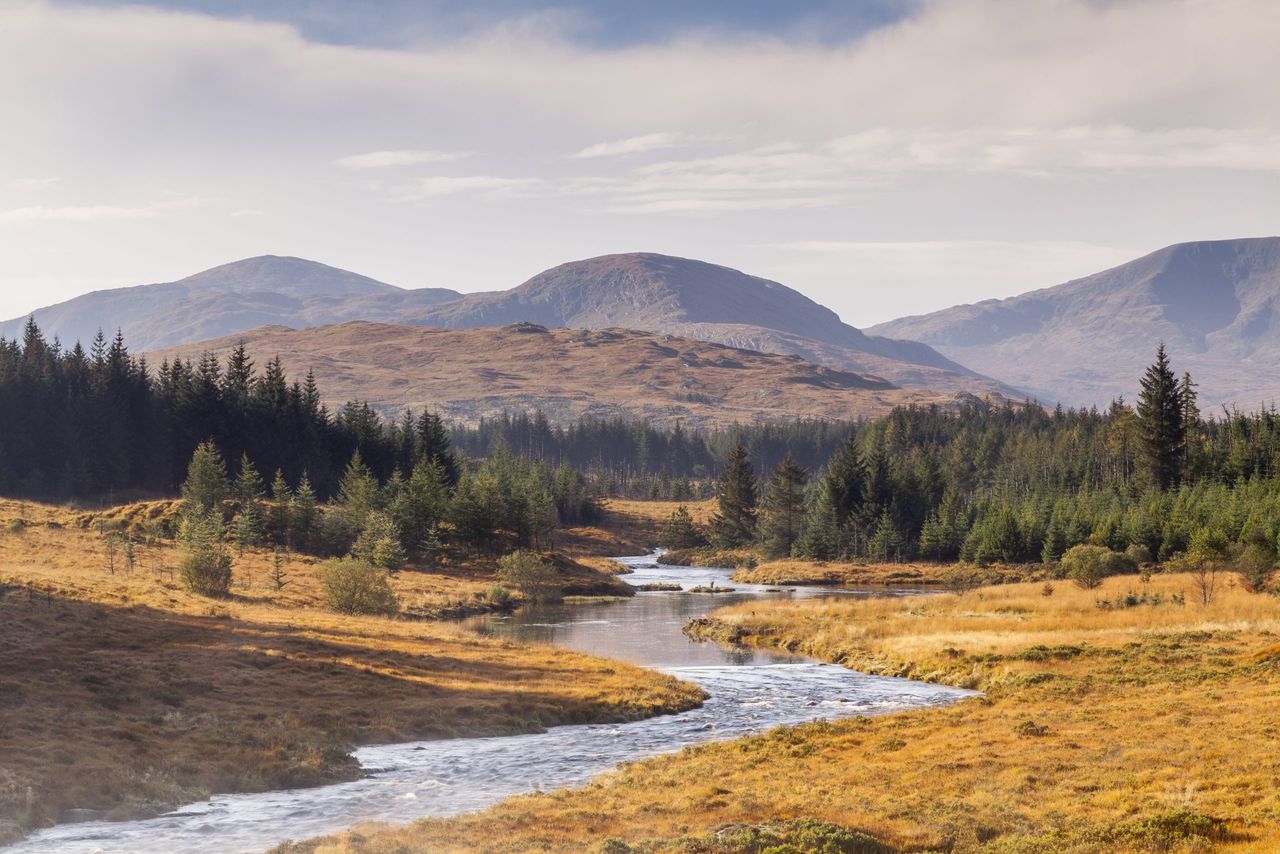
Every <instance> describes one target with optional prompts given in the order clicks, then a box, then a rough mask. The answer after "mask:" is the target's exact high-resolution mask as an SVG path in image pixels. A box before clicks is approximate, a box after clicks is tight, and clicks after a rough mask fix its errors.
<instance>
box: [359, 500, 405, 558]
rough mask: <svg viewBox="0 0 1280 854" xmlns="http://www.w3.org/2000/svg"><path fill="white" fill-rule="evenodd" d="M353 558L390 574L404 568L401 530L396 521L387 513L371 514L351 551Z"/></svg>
mask: <svg viewBox="0 0 1280 854" xmlns="http://www.w3.org/2000/svg"><path fill="white" fill-rule="evenodd" d="M351 556H352V557H354V558H356V559H357V560H361V561H364V562H365V563H370V564H373V565H374V566H377V567H381V568H382V569H385V570H387V571H388V572H395V571H396V570H398V569H400V567H402V566H404V562H405V554H404V547H403V546H401V545H400V529H399V527H398V526H397V525H396V523H395V520H393V519H392V518H391V517H390V516H388V515H387V514H386V513H380V512H377V511H375V512H373V513H370V514H369V515H368V518H367V519H366V520H365V525H364V530H362V531H361V532H360V536H358V537H357V538H356V544H355V545H354V546H353V547H352V549H351Z"/></svg>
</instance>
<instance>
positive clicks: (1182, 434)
mask: <svg viewBox="0 0 1280 854" xmlns="http://www.w3.org/2000/svg"><path fill="white" fill-rule="evenodd" d="M1141 386H1142V391H1141V393H1140V394H1139V395H1138V425H1139V428H1140V430H1141V434H1142V444H1143V449H1144V451H1145V456H1146V462H1147V470H1148V472H1149V473H1150V475H1151V480H1152V481H1153V482H1154V483H1155V485H1156V486H1158V487H1159V488H1160V489H1169V488H1170V487H1172V486H1176V485H1177V484H1178V482H1179V480H1180V478H1181V474H1182V463H1183V457H1182V455H1183V448H1184V445H1185V442H1186V428H1185V425H1184V424H1183V409H1182V394H1181V391H1180V390H1179V387H1178V380H1177V378H1176V377H1175V376H1174V374H1173V370H1172V368H1170V367H1169V356H1168V354H1167V353H1166V352H1165V349H1164V344H1161V345H1160V346H1159V347H1158V348H1157V349H1156V360H1155V362H1154V363H1153V364H1152V365H1151V366H1150V367H1149V368H1147V370H1146V373H1145V374H1144V375H1143V377H1142V381H1141Z"/></svg>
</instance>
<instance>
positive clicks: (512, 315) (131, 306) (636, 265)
mask: <svg viewBox="0 0 1280 854" xmlns="http://www.w3.org/2000/svg"><path fill="white" fill-rule="evenodd" d="M35 318H36V321H37V322H38V323H39V324H40V325H41V327H42V328H43V329H44V330H45V332H46V333H47V334H49V335H50V336H54V335H56V336H58V337H59V338H60V339H61V340H62V341H63V342H64V343H67V344H70V343H71V342H73V341H75V340H80V341H82V342H87V341H88V340H89V339H91V338H92V337H93V335H94V334H95V333H96V332H97V330H98V328H99V327H102V328H103V329H104V330H105V331H106V332H107V334H108V335H110V334H111V332H113V331H114V330H115V329H116V328H120V329H123V331H124V333H125V337H126V339H127V340H128V342H129V344H130V346H131V347H133V348H134V349H135V350H137V349H142V350H151V349H162V348H166V347H171V346H174V345H178V344H185V343H189V342H192V341H199V340H204V339H209V338H217V337H221V336H223V335H234V334H236V333H239V332H244V331H246V330H249V329H253V328H256V327H259V326H266V325H280V326H290V327H294V328H302V327H310V326H320V325H326V324H334V323H342V322H345V321H350V320H366V321H373V322H385V323H401V324H412V325H418V326H439V327H445V328H451V329H462V328H479V327H487V326H501V325H504V324H508V323H517V322H522V321H527V322H532V323H537V324H541V325H543V326H547V327H572V328H586V329H603V328H609V327H620V328H627V329H639V330H642V331H648V332H658V333H664V334H670V335H678V336H681V337H685V338H695V339H699V340H704V341H713V342H717V343H721V344H726V345H729V346H732V347H741V348H747V349H753V350H760V351H762V352H767V353H783V354H794V355H799V356H803V357H804V358H806V359H808V360H810V361H814V362H819V363H821V364H825V365H828V366H831V367H836V368H840V369H843V370H848V371H854V372H856V373H868V374H874V375H876V376H881V377H884V378H885V379H888V380H889V381H890V382H893V383H894V384H896V385H905V386H913V387H923V388H930V389H934V390H937V391H945V392H960V391H966V392H977V393H992V392H994V393H1001V394H1005V395H1009V396H1020V393H1019V392H1017V391H1015V390H1013V389H1011V388H1009V387H1007V386H1002V385H1000V384H999V383H996V382H994V381H991V380H989V379H987V378H985V377H981V376H979V375H977V374H975V373H974V372H972V371H970V370H968V369H966V368H964V367H961V366H960V365H958V364H956V363H954V362H952V361H950V360H948V359H946V358H945V357H943V356H942V355H941V354H939V353H937V352H936V351H934V350H932V349H931V348H929V347H928V346H926V345H923V344H917V343H914V342H910V341H895V340H891V339H888V338H881V337H873V336H868V335H864V334H863V333H862V332H859V331H858V330H857V329H854V328H853V327H852V326H849V325H847V324H845V323H843V322H841V320H840V318H839V317H837V316H836V314H835V312H833V311H831V310H830V309H828V308H825V307H824V306H822V305H819V304H818V303H816V302H814V301H813V300H811V299H809V298H808V297H806V296H804V295H803V294H800V293H798V292H796V291H794V290H792V289H791V288H788V287H786V286H784V285H781V284H779V283H777V282H772V281H769V280H767V279H761V278H758V277H756V276H749V275H747V274H745V273H741V272H738V271H737V270H732V269H729V268H728V267H720V266H717V265H715V264H707V263H705V262H702V261H693V260H689V259H685V258H673V257H669V256H665V255H655V254H652V253H634V254H626V255H606V256H602V257H599V258H591V259H588V260H585V261H575V262H573V263H569V264H563V265H561V266H559V267H555V268H553V269H550V270H547V271H545V272H543V273H540V274H538V275H537V276H534V277H533V278H532V279H530V280H529V281H527V282H525V283H524V284H523V285H520V286H519V287H516V288H513V289H511V290H508V291H498V292H491V293H481V294H471V295H467V296H463V295H462V294H459V293H457V292H455V291H451V290H445V289H429V290H402V289H400V288H396V287H393V286H391V285H387V284H383V283H382V282H376V281H374V280H372V279H366V278H364V277H362V276H357V275H355V274H354V273H348V272H346V271H343V270H337V269H335V268H333V267H326V266H325V265H323V264H317V263H315V262H312V261H305V260H302V259H300V258H280V257H276V256H263V257H261V258H250V259H248V260H245V261H237V262H235V263H232V264H226V265H223V266H221V267H215V268H214V269H212V270H207V271H205V272H203V273H198V274H196V275H194V276H191V277H189V278H186V279H183V280H181V281H179V282H171V283H168V284H161V285H146V286H143V287H137V288H122V289H119V290H112V291H98V292H95V293H92V294H86V295H84V296H82V297H77V298H76V299H73V300H70V301H68V302H65V303H62V304H60V305H56V306H52V307H50V308H45V309H40V310H38V311H36V312H35ZM25 320H26V319H25V318H19V319H15V320H12V321H9V322H8V323H4V324H0V336H4V337H10V338H12V337H15V336H16V335H18V334H19V332H20V330H21V327H22V324H23V323H24V322H25Z"/></svg>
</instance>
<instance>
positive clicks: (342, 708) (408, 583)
mask: <svg viewBox="0 0 1280 854" xmlns="http://www.w3.org/2000/svg"><path fill="white" fill-rule="evenodd" d="M79 518H80V514H77V513H75V512H73V511H69V510H65V509H63V508H56V507H48V506H41V505H32V504H26V505H17V504H14V503H11V502H0V733H3V734H4V735H3V737H2V738H0V844H3V842H5V841H12V840H13V839H15V838H17V837H19V836H20V835H21V834H22V833H24V832H26V831H29V830H30V829H32V828H35V827H39V826H41V825H45V824H49V823H51V822H56V821H60V820H66V819H68V818H73V817H81V818H84V817H92V816H105V817H108V818H128V817H135V816H141V815H148V814H152V813H155V812H157V811H161V810H164V809H167V808H170V807H173V806H175V805H177V804H179V803H182V802H186V801H190V800H193V799H198V798H200V797H203V796H206V795H208V794H209V793H212V792H229V791H253V790H262V789H271V788H279V787H285V786H300V785H313V784H319V783H324V782H329V781H334V780H339V779H348V778H351V777H353V776H355V775H356V774H357V773H358V769H357V767H356V766H355V763H354V761H353V760H352V759H351V758H350V755H349V753H350V751H351V749H352V748H353V747H354V746H356V745H359V744H363V743H373V742H387V741H399V740H407V739H417V738H434V737H449V736H459V735H465V736H479V735H494V734H506V733H514V732H527V731H534V730H538V729H542V728H544V727H548V726H552V725H557V724H566V723H583V722H591V721H621V720H630V719H635V718H639V717H644V716H648V715H653V714H659V713H663V712H670V711H676V710H680V709H685V708H689V707H691V706H693V705H696V704H697V703H698V702H700V701H701V698H702V694H701V692H700V691H699V690H698V689H697V688H696V687H694V686H690V685H687V684H684V683H680V682H678V681H676V680H674V679H671V678H669V677H666V676H662V675H659V674H656V673H652V672H649V671H645V670H641V669H639V668H635V667H630V666H627V665H622V664H618V663H616V662H611V661H605V660H602V659H597V658H592V657H589V656H585V655H579V654H576V653H572V652H567V651H562V650H558V649H555V648H551V647H545V646H520V645H515V644H511V643H506V642H502V641H497V640H491V639H484V638H480V637H478V636H476V635H474V634H473V633H471V632H469V631H467V630H465V629H463V628H462V627H458V626H455V625H453V624H450V623H440V622H429V621H424V620H413V619H399V620H389V619H384V618H377V617H348V616H341V615H337V614H333V613H330V612H327V611H325V610H323V609H322V608H321V607H320V603H321V589H320V585H319V581H318V575H317V573H318V568H319V567H318V563H317V562H315V561H312V560H309V559H297V558H295V559H293V560H291V561H290V562H289V564H288V565H287V567H286V571H287V583H286V584H285V586H284V587H283V588H280V589H277V588H276V585H275V584H274V582H273V581H272V580H271V578H270V567H271V556H270V555H269V554H268V553H266V552H254V551H250V552H246V553H245V554H244V555H241V556H238V557H237V564H236V572H237V581H236V583H235V585H234V586H233V588H232V595H231V596H230V597H228V598H226V599H219V600H211V599H207V598H203V597H199V596H195V595H193V594H191V593H188V592H187V591H185V590H184V589H182V587H181V584H180V582H179V581H177V580H175V578H174V573H172V571H171V570H172V569H173V568H174V567H175V566H176V564H177V555H176V554H175V552H174V551H173V549H172V547H171V546H169V545H167V544H165V543H163V542H159V543H153V544H150V545H140V546H139V547H138V548H137V549H136V559H137V560H136V565H135V566H134V568H133V569H132V571H126V569H125V567H124V563H123V558H122V557H121V556H120V555H117V559H116V571H115V573H114V574H112V573H111V572H110V570H109V562H108V559H107V554H106V544H105V541H104V540H103V538H102V537H101V536H99V534H98V533H97V532H96V530H94V528H93V526H90V527H88V528H84V527H81V525H80V521H79ZM16 519H20V520H22V521H21V522H14V521H13V520H16ZM560 563H561V564H563V565H562V566H561V568H562V569H563V570H564V571H565V572H567V573H570V574H571V575H572V577H573V578H577V579H578V582H581V583H583V584H586V582H588V581H589V582H590V583H591V584H596V583H601V584H616V583H617V580H616V579H614V578H613V577H612V576H608V575H603V574H601V573H597V572H594V571H593V570H591V569H590V568H588V567H586V566H583V565H581V564H578V563H576V562H573V561H568V560H567V559H562V560H561V561H560ZM491 571H492V570H491V568H488V567H487V566H473V567H471V568H467V567H465V566H445V567H443V568H441V569H438V570H436V571H434V572H430V573H428V572H415V571H412V570H405V571H402V572H400V573H399V574H398V576H397V578H396V579H395V581H394V585H395V587H396V588H397V592H398V593H399V595H400V597H401V599H402V602H403V603H404V605H405V610H406V611H408V612H409V613H410V614H419V615H438V614H441V613H448V612H449V610H450V609H454V608H459V607H461V606H464V605H466V604H467V603H474V602H477V601H478V599H477V597H478V596H480V595H481V594H482V591H483V590H484V588H485V587H486V586H487V585H488V584H490V583H491V577H490V574H491ZM578 582H574V581H573V580H572V578H569V579H567V580H566V583H578ZM583 592H586V591H583ZM73 811H74V812H73Z"/></svg>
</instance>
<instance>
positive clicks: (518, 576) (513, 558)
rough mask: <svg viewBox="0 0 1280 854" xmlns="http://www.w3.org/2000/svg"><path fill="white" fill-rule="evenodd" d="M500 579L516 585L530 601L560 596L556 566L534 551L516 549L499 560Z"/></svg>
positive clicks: (553, 598)
mask: <svg viewBox="0 0 1280 854" xmlns="http://www.w3.org/2000/svg"><path fill="white" fill-rule="evenodd" d="M498 580H499V581H501V582H502V583H503V584H505V585H507V586H508V587H514V588H515V589H516V590H519V591H520V593H521V594H522V595H523V596H524V597H525V598H526V599H529V600H530V601H534V602H547V601H554V600H556V599H558V598H560V588H559V586H558V585H557V584H556V570H555V567H554V566H552V565H551V564H550V563H548V562H547V561H546V560H543V559H542V558H541V557H539V556H538V555H536V554H534V553H533V552H526V551H514V552H511V554H508V555H503V556H502V557H501V558H500V559H499V560H498Z"/></svg>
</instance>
